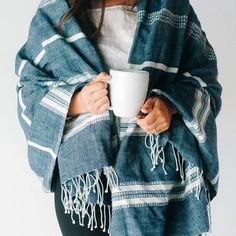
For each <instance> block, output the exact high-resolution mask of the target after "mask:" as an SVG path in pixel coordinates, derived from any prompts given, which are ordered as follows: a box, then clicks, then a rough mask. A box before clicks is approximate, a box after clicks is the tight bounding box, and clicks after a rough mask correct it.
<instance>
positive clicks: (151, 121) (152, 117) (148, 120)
mask: <svg viewBox="0 0 236 236" xmlns="http://www.w3.org/2000/svg"><path fill="white" fill-rule="evenodd" d="M161 120H162V117H161V116H160V113H159V111H157V110H152V111H151V112H150V113H149V114H148V115H147V116H146V117H145V118H141V119H140V118H139V117H136V121H137V122H138V123H139V124H140V125H141V126H143V127H149V126H153V125H156V122H161Z"/></svg>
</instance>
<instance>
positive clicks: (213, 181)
mask: <svg viewBox="0 0 236 236" xmlns="http://www.w3.org/2000/svg"><path fill="white" fill-rule="evenodd" d="M218 181H219V173H217V175H216V176H215V178H214V179H212V180H211V181H210V182H211V184H212V185H216V184H217V182H218Z"/></svg>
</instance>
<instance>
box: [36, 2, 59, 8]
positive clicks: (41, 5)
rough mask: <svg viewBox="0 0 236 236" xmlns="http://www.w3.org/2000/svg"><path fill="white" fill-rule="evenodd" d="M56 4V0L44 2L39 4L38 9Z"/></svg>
mask: <svg viewBox="0 0 236 236" xmlns="http://www.w3.org/2000/svg"><path fill="white" fill-rule="evenodd" d="M54 2H56V0H42V1H41V2H40V4H39V7H38V8H44V7H46V6H48V5H51V4H53V3H54Z"/></svg>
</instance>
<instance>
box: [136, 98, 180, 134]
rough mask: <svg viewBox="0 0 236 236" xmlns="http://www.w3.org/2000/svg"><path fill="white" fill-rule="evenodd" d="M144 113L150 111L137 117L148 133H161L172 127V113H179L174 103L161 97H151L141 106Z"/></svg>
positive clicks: (138, 122) (139, 123)
mask: <svg viewBox="0 0 236 236" xmlns="http://www.w3.org/2000/svg"><path fill="white" fill-rule="evenodd" d="M141 112H142V113H149V114H148V115H147V116H145V117H143V116H140V115H138V116H137V117H136V121H137V124H138V125H139V126H140V127H141V128H143V129H144V130H145V131H146V132H147V133H148V134H152V133H156V132H157V133H161V132H163V131H165V130H167V129H169V127H170V122H171V118H172V115H173V114H175V113H177V112H178V111H177V109H176V107H175V106H174V105H172V104H171V103H170V102H168V101H167V100H166V99H163V98H161V97H150V98H148V99H147V100H146V102H145V104H144V105H143V107H142V108H141Z"/></svg>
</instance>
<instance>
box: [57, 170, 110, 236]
mask: <svg viewBox="0 0 236 236" xmlns="http://www.w3.org/2000/svg"><path fill="white" fill-rule="evenodd" d="M54 177H55V179H54V189H55V193H54V203H55V211H56V216H57V220H58V223H59V226H60V229H61V232H62V235H63V236H107V235H109V234H108V233H107V232H103V231H102V229H101V228H100V220H99V219H100V210H99V206H98V205H96V218H97V219H98V220H97V223H98V227H97V228H95V229H94V230H93V231H90V229H88V228H87V223H88V218H87V217H85V220H84V223H85V224H84V226H81V225H79V222H78V218H77V220H76V214H74V219H75V221H76V224H72V222H71V216H70V214H65V213H64V206H63V205H62V202H61V186H60V178H59V174H58V170H57V171H56V173H55V175H54ZM106 216H107V217H108V212H106ZM107 227H108V226H107Z"/></svg>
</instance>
